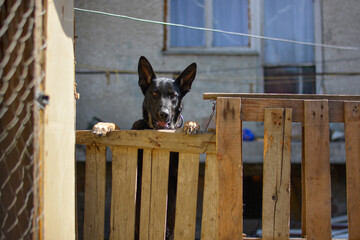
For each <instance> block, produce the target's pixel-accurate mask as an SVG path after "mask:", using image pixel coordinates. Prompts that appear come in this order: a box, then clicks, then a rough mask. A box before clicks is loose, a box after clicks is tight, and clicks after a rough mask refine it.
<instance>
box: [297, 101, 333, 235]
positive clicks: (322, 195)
mask: <svg viewBox="0 0 360 240" xmlns="http://www.w3.org/2000/svg"><path fill="white" fill-rule="evenodd" d="M304 134H305V148H304V151H305V156H304V157H305V159H304V160H305V176H304V178H305V182H303V184H305V198H306V210H305V211H306V235H307V239H309V240H315V239H324V240H326V239H331V179H330V155H329V107H328V101H327V100H305V101H304Z"/></svg>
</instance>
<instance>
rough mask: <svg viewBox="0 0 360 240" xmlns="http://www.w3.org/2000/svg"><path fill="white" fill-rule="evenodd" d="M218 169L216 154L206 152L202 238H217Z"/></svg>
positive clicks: (208, 239)
mask: <svg viewBox="0 0 360 240" xmlns="http://www.w3.org/2000/svg"><path fill="white" fill-rule="evenodd" d="M217 207H218V170H217V159H216V154H206V161H205V182H204V197H203V214H202V224H201V239H204V240H215V239H217V226H218V223H217Z"/></svg>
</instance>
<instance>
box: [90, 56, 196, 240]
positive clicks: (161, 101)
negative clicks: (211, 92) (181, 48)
mask: <svg viewBox="0 0 360 240" xmlns="http://www.w3.org/2000/svg"><path fill="white" fill-rule="evenodd" d="M138 73H139V86H140V88H141V91H142V93H143V94H144V102H143V105H142V110H143V111H142V112H143V118H142V119H140V120H137V121H136V122H134V124H133V126H132V129H133V130H144V129H177V128H180V127H181V126H182V123H183V117H182V115H181V111H182V100H183V97H184V96H185V95H186V94H187V93H188V92H189V91H190V89H191V85H192V83H193V81H194V79H195V75H196V63H192V64H190V65H189V66H188V67H187V68H186V69H185V70H184V71H183V72H182V73H181V74H180V75H179V77H178V78H177V79H176V80H173V79H170V78H157V77H156V75H155V73H154V71H153V68H152V66H151V64H150V63H149V61H148V60H147V59H146V58H145V57H140V59H139V64H138ZM199 128H200V127H199V125H198V124H197V123H196V122H187V123H185V125H184V130H183V131H184V132H185V133H187V134H196V133H197V132H198V130H199ZM115 129H119V128H118V127H117V126H116V125H115V124H113V123H102V122H100V123H97V124H96V125H95V126H94V128H93V133H94V134H95V135H97V136H105V135H106V134H107V133H108V132H111V131H112V130H115ZM138 156H139V159H138V179H141V175H142V174H141V173H142V150H139V154H138ZM177 169H178V154H177V153H173V152H172V153H171V154H170V166H169V184H168V210H167V224H166V239H172V238H173V236H174V226H175V205H176V188H177ZM137 182H138V186H137V189H138V190H140V189H141V181H137ZM140 192H141V191H137V197H136V199H137V200H136V202H137V204H136V205H137V207H136V228H137V229H136V234H135V235H136V239H138V233H139V216H140V199H141V193H140Z"/></svg>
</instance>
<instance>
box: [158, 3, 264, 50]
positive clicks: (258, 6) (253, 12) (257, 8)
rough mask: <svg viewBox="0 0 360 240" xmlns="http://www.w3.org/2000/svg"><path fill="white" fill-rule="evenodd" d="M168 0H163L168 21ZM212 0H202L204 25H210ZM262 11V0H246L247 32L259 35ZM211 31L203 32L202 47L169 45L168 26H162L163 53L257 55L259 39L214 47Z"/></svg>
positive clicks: (259, 47) (169, 10)
mask: <svg viewBox="0 0 360 240" xmlns="http://www.w3.org/2000/svg"><path fill="white" fill-rule="evenodd" d="M170 1H171V0H164V19H165V20H166V21H167V22H170V12H171V9H170V5H171V4H170ZM211 1H212V0H204V4H205V5H206V7H205V16H210V17H205V27H207V26H212V21H213V14H212V10H213V9H212V6H213V4H212V3H211ZM261 11H262V1H258V0H248V18H249V19H248V20H249V24H248V25H249V29H248V34H251V35H260V32H261V31H260V30H261V29H260V19H261ZM212 40H213V32H208V31H207V32H205V46H204V47H172V46H171V45H170V26H164V47H163V53H164V54H175V55H182V54H196V55H259V54H260V50H261V40H260V39H256V38H249V43H248V46H239V47H214V46H212Z"/></svg>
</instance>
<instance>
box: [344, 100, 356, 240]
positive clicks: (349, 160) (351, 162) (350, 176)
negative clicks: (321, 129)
mask: <svg viewBox="0 0 360 240" xmlns="http://www.w3.org/2000/svg"><path fill="white" fill-rule="evenodd" d="M344 109H345V144H346V177H347V178H346V181H347V212H348V224H349V239H350V240H355V239H360V228H359V226H360V204H359V201H360V102H345V103H344Z"/></svg>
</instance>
